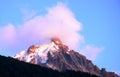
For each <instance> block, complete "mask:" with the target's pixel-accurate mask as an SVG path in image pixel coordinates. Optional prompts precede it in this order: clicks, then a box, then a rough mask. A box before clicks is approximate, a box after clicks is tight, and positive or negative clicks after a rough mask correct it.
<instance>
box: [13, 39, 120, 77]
mask: <svg viewBox="0 0 120 77" xmlns="http://www.w3.org/2000/svg"><path fill="white" fill-rule="evenodd" d="M13 58H15V59H18V60H20V61H25V62H28V63H32V64H37V65H41V66H45V67H48V68H52V69H55V70H58V71H65V70H74V71H82V72H88V73H91V74H95V75H98V76H101V77H119V76H117V75H116V74H115V73H114V72H106V70H105V69H104V68H102V69H101V70H100V69H99V68H98V67H97V66H96V65H94V64H93V63H92V62H91V61H90V60H88V59H86V57H85V56H83V55H82V54H80V53H78V52H75V51H74V50H70V49H69V48H68V46H66V45H65V44H63V43H62V41H61V40H60V39H59V38H57V37H54V38H52V39H51V41H50V42H49V43H47V44H43V45H38V46H35V45H31V46H30V47H29V48H28V50H26V51H21V52H20V53H19V54H16V55H15V56H13Z"/></svg>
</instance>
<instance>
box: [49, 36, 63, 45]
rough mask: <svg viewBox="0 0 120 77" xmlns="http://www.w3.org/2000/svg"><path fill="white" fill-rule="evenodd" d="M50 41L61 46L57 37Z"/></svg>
mask: <svg viewBox="0 0 120 77" xmlns="http://www.w3.org/2000/svg"><path fill="white" fill-rule="evenodd" d="M51 41H52V42H54V43H55V44H57V45H61V44H62V41H61V40H60V39H59V38H58V37H52V38H51Z"/></svg>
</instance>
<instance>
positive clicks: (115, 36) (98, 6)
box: [0, 0, 120, 72]
mask: <svg viewBox="0 0 120 77" xmlns="http://www.w3.org/2000/svg"><path fill="white" fill-rule="evenodd" d="M57 3H63V4H64V5H65V7H67V8H68V9H69V10H70V12H72V13H73V14H74V16H75V19H76V20H77V21H78V22H80V23H81V24H82V27H80V28H82V30H81V31H80V32H79V34H80V35H82V36H84V44H82V45H87V46H90V47H91V46H92V48H90V49H98V50H99V49H100V50H99V53H98V54H97V55H96V57H95V59H94V60H93V62H94V63H95V64H96V65H98V66H99V67H100V68H101V67H104V68H106V69H107V70H108V71H116V72H120V63H119V55H120V52H119V48H120V45H119V44H120V40H119V39H120V35H119V31H120V1H119V0H91V1H90V0H84V1H83V0H58V1H56V0H52V1H50V0H48V1H45V0H44V1H43V0H37V1H35V0H29V1H24V0H19V1H15V0H12V1H8V0H4V1H1V2H0V11H1V13H0V30H2V29H3V28H4V27H6V26H8V24H12V25H14V27H15V28H16V29H18V28H19V26H20V25H22V24H24V23H25V22H27V21H29V20H32V19H33V18H34V17H35V16H39V15H42V16H44V15H46V13H47V9H49V8H51V7H54V6H56V5H57ZM10 28H11V27H10ZM8 30H9V29H8ZM0 32H2V31H0ZM0 34H2V33H0ZM4 34H8V33H4ZM1 38H2V37H1ZM0 42H1V41H0ZM3 43H4V42H1V43H0V46H1V47H0V54H2V55H5V56H8V55H9V56H11V55H14V54H16V52H19V51H21V49H22V48H26V47H27V46H28V45H25V47H22V46H21V47H20V48H8V49H9V50H10V51H13V52H10V51H8V50H7V49H5V48H7V47H8V46H9V45H8V46H5V47H3V46H2V44H3ZM29 44H30V43H29ZM2 47H3V48H2ZM83 50H85V49H83ZM15 51H16V52H15ZM92 54H94V53H92ZM88 56H89V55H88ZM88 58H89V57H88Z"/></svg>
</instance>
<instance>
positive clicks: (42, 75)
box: [0, 56, 98, 77]
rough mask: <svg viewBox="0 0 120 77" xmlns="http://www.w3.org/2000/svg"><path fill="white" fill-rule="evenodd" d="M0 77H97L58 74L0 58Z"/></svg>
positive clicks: (65, 72)
mask: <svg viewBox="0 0 120 77" xmlns="http://www.w3.org/2000/svg"><path fill="white" fill-rule="evenodd" d="M0 77H98V76H96V75H93V74H90V73H86V72H80V71H72V70H66V71H64V72H59V71H57V70H53V69H50V68H46V67H41V66H39V65H34V64H30V63H26V62H23V61H18V60H16V59H13V58H11V57H5V56H0Z"/></svg>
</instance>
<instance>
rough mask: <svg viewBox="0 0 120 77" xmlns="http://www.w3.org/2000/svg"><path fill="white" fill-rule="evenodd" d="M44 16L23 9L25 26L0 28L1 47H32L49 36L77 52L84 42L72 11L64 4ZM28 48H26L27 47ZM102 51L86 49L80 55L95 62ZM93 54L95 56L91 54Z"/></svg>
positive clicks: (93, 48)
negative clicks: (58, 39) (82, 54)
mask: <svg viewBox="0 0 120 77" xmlns="http://www.w3.org/2000/svg"><path fill="white" fill-rule="evenodd" d="M47 11H48V12H47V14H45V15H37V16H35V14H36V12H35V11H31V12H30V14H29V12H28V11H24V10H23V14H24V20H25V21H24V23H23V24H19V27H17V28H16V26H18V25H13V24H8V25H6V26H5V27H0V36H1V39H0V47H1V48H5V49H10V48H11V47H13V48H16V49H17V48H19V49H20V48H21V49H23V48H25V47H26V46H29V45H31V44H40V43H41V42H42V41H45V40H46V39H49V38H51V37H54V36H57V37H59V38H60V39H61V40H62V41H63V42H64V43H65V44H67V45H68V46H69V47H70V48H71V49H75V50H76V49H79V46H80V45H81V44H82V43H84V41H85V40H84V37H83V36H82V35H81V34H80V31H81V30H82V25H81V23H80V22H79V21H78V20H77V19H76V18H75V16H74V14H73V13H72V12H71V10H70V9H69V8H68V7H67V6H66V5H65V4H63V3H58V4H57V5H56V6H53V7H51V8H48V9H47ZM26 48H27V47H26ZM101 50H102V49H101V48H99V47H93V46H89V45H87V46H85V49H84V51H83V53H84V54H85V55H86V56H88V57H89V58H91V59H95V58H96V56H97V55H98V53H99V52H100V51H101ZM91 54H94V55H91Z"/></svg>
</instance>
